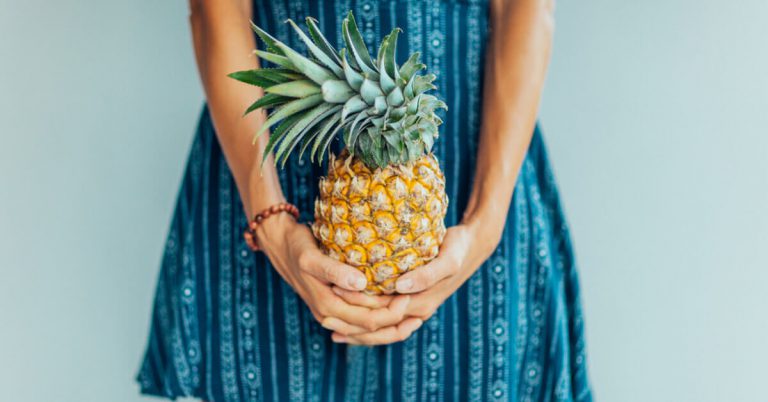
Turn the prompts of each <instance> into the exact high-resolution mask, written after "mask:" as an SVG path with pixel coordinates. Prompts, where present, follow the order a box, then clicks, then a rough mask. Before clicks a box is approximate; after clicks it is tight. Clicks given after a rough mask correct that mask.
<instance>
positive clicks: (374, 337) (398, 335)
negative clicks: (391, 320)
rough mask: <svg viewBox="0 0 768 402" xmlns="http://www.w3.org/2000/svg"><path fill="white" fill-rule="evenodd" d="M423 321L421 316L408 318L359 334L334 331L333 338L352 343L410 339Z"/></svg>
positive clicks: (366, 343)
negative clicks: (395, 323) (392, 324)
mask: <svg viewBox="0 0 768 402" xmlns="http://www.w3.org/2000/svg"><path fill="white" fill-rule="evenodd" d="M422 323H423V321H422V320H421V319H419V318H406V319H405V320H404V321H403V322H401V323H399V324H397V325H394V326H389V327H386V328H382V329H380V330H377V331H374V332H369V333H364V334H359V335H343V334H340V333H335V332H334V333H333V334H332V335H331V338H332V339H333V341H334V342H339V343H349V344H352V345H387V344H390V343H395V342H400V341H404V340H406V339H408V337H409V336H411V334H412V333H413V332H414V331H416V330H417V329H419V327H421V324H422Z"/></svg>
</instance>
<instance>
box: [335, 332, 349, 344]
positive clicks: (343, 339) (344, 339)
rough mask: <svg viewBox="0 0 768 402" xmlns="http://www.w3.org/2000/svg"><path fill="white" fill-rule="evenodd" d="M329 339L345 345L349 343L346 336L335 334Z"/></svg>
mask: <svg viewBox="0 0 768 402" xmlns="http://www.w3.org/2000/svg"><path fill="white" fill-rule="evenodd" d="M331 339H332V340H333V341H334V342H336V343H347V342H348V341H349V338H347V337H346V336H344V335H337V334H333V335H331Z"/></svg>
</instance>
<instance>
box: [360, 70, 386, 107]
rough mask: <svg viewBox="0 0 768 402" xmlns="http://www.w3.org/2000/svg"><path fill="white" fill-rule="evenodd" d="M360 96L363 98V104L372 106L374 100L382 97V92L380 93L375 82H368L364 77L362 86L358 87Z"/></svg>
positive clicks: (367, 78)
mask: <svg viewBox="0 0 768 402" xmlns="http://www.w3.org/2000/svg"><path fill="white" fill-rule="evenodd" d="M360 95H361V96H362V97H363V100H364V101H365V103H367V104H369V105H373V102H375V101H376V98H378V97H379V96H383V95H384V92H382V91H381V88H379V86H378V85H377V84H376V82H374V81H372V80H370V79H369V77H368V76H366V77H365V78H363V84H362V85H360Z"/></svg>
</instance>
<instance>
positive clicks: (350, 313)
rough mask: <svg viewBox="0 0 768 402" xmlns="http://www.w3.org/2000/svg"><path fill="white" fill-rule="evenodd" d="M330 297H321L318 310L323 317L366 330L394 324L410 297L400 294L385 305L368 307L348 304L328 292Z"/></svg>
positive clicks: (403, 311)
mask: <svg viewBox="0 0 768 402" xmlns="http://www.w3.org/2000/svg"><path fill="white" fill-rule="evenodd" d="M329 293H330V295H331V297H329V298H322V299H320V301H319V303H318V311H319V313H320V314H321V315H322V316H323V317H334V318H337V319H339V320H342V321H344V322H346V323H348V324H351V325H354V326H357V327H361V328H364V329H366V330H367V331H368V332H370V331H376V330H378V329H380V328H384V327H388V326H392V325H395V324H397V323H399V322H401V321H403V319H404V318H405V311H406V309H407V308H408V303H409V302H410V299H411V297H410V296H407V295H400V296H398V297H395V298H393V299H392V301H391V302H390V303H389V305H388V306H387V307H384V308H379V309H369V308H367V307H360V306H354V305H351V304H348V303H347V302H346V301H344V299H342V298H340V297H338V296H336V295H335V294H333V293H332V292H329Z"/></svg>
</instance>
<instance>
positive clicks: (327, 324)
mask: <svg viewBox="0 0 768 402" xmlns="http://www.w3.org/2000/svg"><path fill="white" fill-rule="evenodd" d="M320 325H322V326H323V328H325V329H327V330H329V331H333V332H334V333H338V334H341V335H345V336H347V335H358V334H364V333H366V332H368V330H367V329H365V328H362V327H358V326H356V325H352V324H348V323H346V322H344V321H342V320H340V319H338V318H334V317H326V318H325V319H324V320H323V321H322V322H321V323H320Z"/></svg>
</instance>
